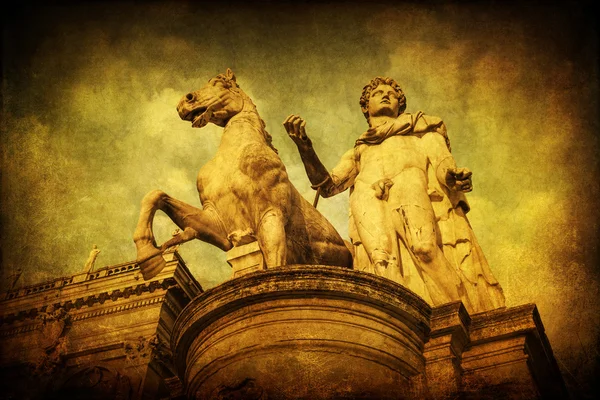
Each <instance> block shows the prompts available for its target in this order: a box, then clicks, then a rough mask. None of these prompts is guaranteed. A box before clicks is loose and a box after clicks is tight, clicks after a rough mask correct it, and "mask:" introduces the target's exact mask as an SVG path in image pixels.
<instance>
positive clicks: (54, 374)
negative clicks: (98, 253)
mask: <svg viewBox="0 0 600 400" xmlns="http://www.w3.org/2000/svg"><path fill="white" fill-rule="evenodd" d="M164 257H165V258H164V259H165V263H166V265H167V267H166V268H165V269H164V270H163V271H162V272H161V273H160V274H158V275H157V276H155V277H154V278H153V279H152V280H151V281H144V280H143V279H141V274H140V270H139V267H138V266H137V265H136V264H135V263H134V262H133V263H125V264H120V265H113V266H109V267H104V268H101V269H97V270H95V271H92V272H88V273H83V274H78V275H75V276H71V277H65V278H59V279H56V280H54V281H52V282H46V283H43V284H39V285H34V286H30V287H24V288H21V289H18V290H11V291H9V292H7V293H5V294H4V296H3V297H4V300H2V302H1V303H0V312H1V316H0V342H1V343H0V344H1V346H0V370H1V371H0V372H1V373H2V376H3V379H2V382H1V386H0V389H1V392H2V395H3V396H5V397H3V398H19V399H39V398H52V399H70V398H82V399H83V398H86V399H141V398H142V397H143V398H148V399H157V398H160V397H166V396H169V389H168V387H167V386H166V385H165V381H164V380H165V378H169V377H174V376H175V375H176V374H175V371H174V366H173V363H172V354H171V350H170V347H169V341H170V333H171V328H172V326H173V323H174V322H175V319H176V318H177V316H178V315H179V313H180V312H181V310H182V308H183V307H184V305H185V304H187V302H189V300H190V299H191V298H193V297H195V296H196V295H197V294H198V293H199V292H201V291H202V288H201V287H200V285H199V284H198V283H197V282H196V281H195V279H194V278H193V277H192V276H191V274H190V273H189V271H188V270H187V268H186V267H185V264H184V263H183V261H182V260H181V258H180V257H179V255H178V254H176V253H172V252H171V253H167V254H165V256H164Z"/></svg>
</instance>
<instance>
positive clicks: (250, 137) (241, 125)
mask: <svg viewBox="0 0 600 400" xmlns="http://www.w3.org/2000/svg"><path fill="white" fill-rule="evenodd" d="M256 141H258V142H264V143H265V144H266V138H265V133H264V126H263V122H262V119H261V118H260V116H259V115H258V112H257V111H256V108H255V107H253V106H252V107H248V106H244V108H243V109H242V111H240V112H239V113H237V114H236V115H234V116H233V117H231V118H230V119H229V121H228V122H227V125H226V126H225V129H224V130H223V137H222V139H221V145H229V144H230V143H232V142H233V144H234V145H235V144H237V145H239V144H240V143H247V142H256Z"/></svg>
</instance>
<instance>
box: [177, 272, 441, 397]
mask: <svg viewBox="0 0 600 400" xmlns="http://www.w3.org/2000/svg"><path fill="white" fill-rule="evenodd" d="M430 312H431V309H430V307H429V306H428V305H427V304H426V303H425V302H424V301H423V300H421V299H420V298H418V297H417V296H415V295H414V294H413V293H411V292H409V291H407V290H405V289H404V288H402V287H401V286H399V285H397V284H394V283H393V282H391V281H389V280H386V279H383V278H380V277H376V276H373V275H369V274H364V273H360V272H356V271H352V270H347V269H343V268H335V267H324V266H288V267H286V268H285V269H271V270H266V271H262V272H255V273H253V274H249V275H245V276H243V277H241V278H238V279H233V280H231V281H228V282H226V283H224V284H222V285H220V286H218V287H216V288H213V289H211V290H208V291H206V292H205V293H203V294H202V295H201V296H199V297H197V298H196V299H194V300H193V301H192V302H191V303H190V305H188V306H187V307H186V309H185V310H184V311H183V313H182V315H181V316H180V317H179V319H178V321H177V323H176V326H175V330H174V336H173V339H172V346H173V348H174V349H175V359H176V363H177V367H178V369H179V372H180V376H182V377H185V382H184V383H185V385H186V387H187V394H188V396H189V397H190V398H197V399H208V398H224V396H225V394H226V393H230V392H231V391H234V389H235V388H238V389H236V390H250V389H248V387H247V386H248V385H250V386H251V388H252V391H253V392H255V393H256V394H257V396H258V394H262V395H263V396H267V397H268V398H275V399H277V398H281V399H306V398H310V399H330V398H380V399H387V398H390V399H391V398H407V399H408V398H422V397H423V396H424V390H425V386H424V385H423V382H422V376H423V374H424V372H425V359H424V357H423V355H422V352H423V347H424V341H425V339H426V337H427V334H428V331H429V328H428V320H429V314H430ZM244 382H245V383H244ZM256 398H261V397H256Z"/></svg>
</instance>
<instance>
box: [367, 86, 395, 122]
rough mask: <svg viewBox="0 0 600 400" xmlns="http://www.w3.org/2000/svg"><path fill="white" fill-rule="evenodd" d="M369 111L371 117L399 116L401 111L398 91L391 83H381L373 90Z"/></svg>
mask: <svg viewBox="0 0 600 400" xmlns="http://www.w3.org/2000/svg"><path fill="white" fill-rule="evenodd" d="M368 112H369V116H371V117H378V116H384V115H385V116H389V117H397V116H398V112H399V103H398V93H397V92H396V91H395V90H394V88H393V87H391V86H390V85H379V86H377V87H376V88H375V89H373V91H372V92H371V96H370V97H369V104H368Z"/></svg>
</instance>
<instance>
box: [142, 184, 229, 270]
mask: <svg viewBox="0 0 600 400" xmlns="http://www.w3.org/2000/svg"><path fill="white" fill-rule="evenodd" d="M157 210H161V211H163V212H164V213H165V214H167V215H168V216H169V217H170V218H171V220H172V221H173V222H174V223H175V224H176V225H177V226H178V227H179V228H180V229H181V230H182V232H180V233H179V234H177V235H176V236H174V237H173V238H172V239H169V240H168V241H166V242H165V243H164V244H162V245H161V246H160V247H159V246H157V244H156V240H155V238H154V233H153V231H152V222H153V220H154V214H155V213H156V211H157ZM192 239H199V240H202V241H204V242H207V243H210V244H212V245H214V246H217V247H219V248H220V249H222V250H224V251H227V250H229V249H230V248H231V247H232V245H231V243H230V242H229V240H227V234H226V233H225V232H224V229H223V227H222V226H221V223H220V220H219V218H218V216H217V215H216V211H214V210H212V209H205V210H202V209H199V208H197V207H194V206H191V205H189V204H187V203H184V202H183V201H179V200H177V199H174V198H172V197H170V196H169V195H167V194H166V193H164V192H162V191H160V190H155V191H152V192H150V193H148V194H147V195H146V196H144V198H143V200H142V206H141V212H140V218H139V220H138V224H137V227H136V229H135V233H134V235H133V241H134V242H135V245H136V248H137V263H138V264H139V266H140V269H141V271H142V275H143V277H144V279H150V278H152V277H154V276H156V275H157V274H158V273H159V272H160V271H161V270H162V269H163V268H164V267H165V266H166V263H165V261H164V259H163V258H162V253H163V252H164V251H165V250H166V249H168V248H169V247H171V246H175V245H177V244H180V243H184V242H187V241H190V240H192Z"/></svg>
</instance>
